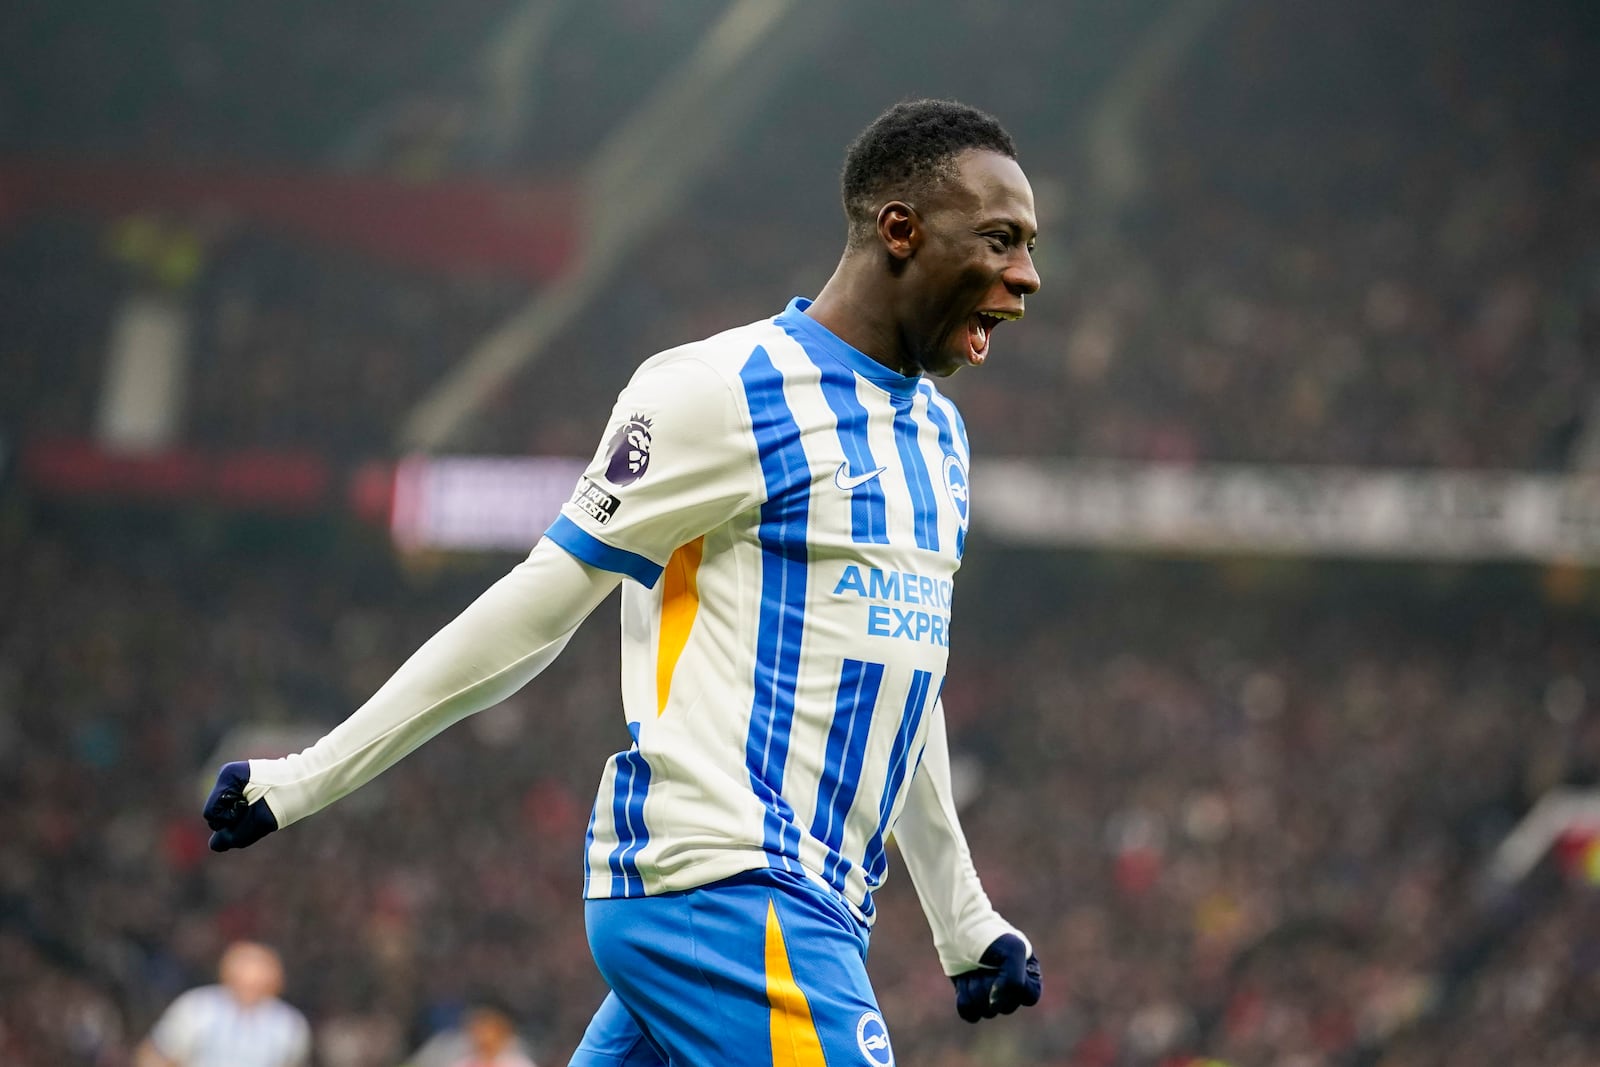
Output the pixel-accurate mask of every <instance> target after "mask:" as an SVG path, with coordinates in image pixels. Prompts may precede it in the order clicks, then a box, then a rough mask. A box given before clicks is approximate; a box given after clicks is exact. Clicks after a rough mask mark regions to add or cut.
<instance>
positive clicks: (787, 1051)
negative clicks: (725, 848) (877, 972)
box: [570, 871, 894, 1067]
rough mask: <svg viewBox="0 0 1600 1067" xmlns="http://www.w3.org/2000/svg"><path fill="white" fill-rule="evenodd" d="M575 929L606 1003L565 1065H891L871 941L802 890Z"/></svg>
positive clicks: (725, 891)
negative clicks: (870, 966)
mask: <svg viewBox="0 0 1600 1067" xmlns="http://www.w3.org/2000/svg"><path fill="white" fill-rule="evenodd" d="M584 918H585V921H586V922H587V924H588V929H589V948H590V950H591V951H592V952H593V953H594V959H595V962H596V963H597V964H598V965H599V967H600V973H601V975H603V976H604V977H605V980H606V982H607V984H609V985H610V986H611V994H610V995H609V996H607V997H606V1000H605V1003H604V1004H602V1005H601V1006H600V1010H599V1011H598V1012H597V1013H595V1017H594V1019H593V1021H591V1022H590V1023H589V1029H588V1031H587V1032H585V1034H584V1035H583V1042H582V1043H581V1044H580V1045H579V1046H578V1051H577V1052H575V1053H574V1054H573V1057H572V1060H571V1062H570V1067H617V1065H625V1067H824V1065H826V1067H893V1064H894V1052H893V1050H892V1049H891V1048H890V1046H889V1032H888V1030H887V1028H886V1027H885V1026H884V1023H883V1016H882V1015H880V1014H879V1012H878V1001H877V998H876V997H875V996H874V995H873V993H872V986H871V985H870V984H869V983H868V981H867V967H866V960H867V939H868V931H867V929H866V927H864V926H862V925H861V924H860V923H859V922H857V921H856V919H855V917H854V916H852V915H851V914H850V912H849V911H848V910H847V909H846V907H845V906H844V903H843V902H842V901H840V900H838V899H837V898H835V897H834V896H832V895H831V894H830V893H828V891H827V890H825V889H822V888H820V887H818V886H815V885H813V884H812V883H810V882H808V881H806V880H805V879H804V878H801V877H798V876H796V875H791V874H787V873H785V872H782V871H752V872H750V873H748V874H742V875H738V876H736V877H733V878H730V879H727V880H726V881H722V882H716V883H714V884H712V885H709V886H702V887H701V888H699V889H691V890H689V891H687V892H683V893H668V894H663V895H661V896H654V897H635V898H632V899H627V900H591V901H588V902H587V903H586V904H585V907H584Z"/></svg>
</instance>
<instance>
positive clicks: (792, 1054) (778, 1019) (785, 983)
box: [767, 900, 827, 1067]
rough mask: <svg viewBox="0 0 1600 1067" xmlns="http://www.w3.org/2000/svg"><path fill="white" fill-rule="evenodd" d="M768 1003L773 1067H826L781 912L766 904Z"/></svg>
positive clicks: (820, 1040)
mask: <svg viewBox="0 0 1600 1067" xmlns="http://www.w3.org/2000/svg"><path fill="white" fill-rule="evenodd" d="M767 1003H768V1005H770V1006H771V1009H772V1015H771V1018H772V1067H827V1061H826V1060H824V1059H823V1058H822V1039H821V1038H819V1037H818V1036H817V1026H816V1023H814V1022H812V1020H811V1005H810V1004H809V1003H808V1002H807V1001H806V995H805V993H804V992H802V991H801V989H800V987H799V986H798V985H797V984H796V983H795V980H794V971H793V970H792V969H791V968H790V966H789V952H788V949H786V948H785V947H784V944H783V928H782V927H781V926H779V925H778V909H777V908H776V907H774V906H773V903H772V901H770V900H769V901H767Z"/></svg>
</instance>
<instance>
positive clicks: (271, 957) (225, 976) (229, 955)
mask: <svg viewBox="0 0 1600 1067" xmlns="http://www.w3.org/2000/svg"><path fill="white" fill-rule="evenodd" d="M218 969H219V971H220V972H221V977H222V984H223V985H225V986H227V987H228V989H230V990H231V991H232V992H233V995H234V997H235V998H236V999H237V1000H238V1001H239V1002H240V1003H241V1004H244V1005H246V1006H248V1005H251V1004H257V1003H259V1002H261V1001H263V1000H266V999H268V998H270V997H275V996H277V995H278V994H279V993H281V992H282V991H283V964H282V963H280V962H279V961H278V954H277V953H276V952H274V951H272V950H271V949H270V948H268V947H267V946H265V945H258V944H255V943H254V942H250V941H241V942H237V943H235V944H233V945H230V946H229V947H228V951H227V952H225V953H223V955H222V965H221V967H220V968H218Z"/></svg>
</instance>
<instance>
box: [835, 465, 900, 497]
mask: <svg viewBox="0 0 1600 1067" xmlns="http://www.w3.org/2000/svg"><path fill="white" fill-rule="evenodd" d="M888 469H889V468H888V467H879V468H878V469H877V470H870V471H868V472H867V473H865V474H851V473H850V464H849V463H848V462H845V463H841V464H839V469H838V470H836V471H834V472H833V484H834V485H836V486H838V487H839V488H840V489H842V490H844V491H845V492H847V493H848V492H849V491H850V490H852V489H854V488H856V487H857V486H862V485H866V484H867V483H868V482H870V481H872V479H874V478H876V477H877V476H878V475H880V474H882V473H883V472H884V471H886V470H888Z"/></svg>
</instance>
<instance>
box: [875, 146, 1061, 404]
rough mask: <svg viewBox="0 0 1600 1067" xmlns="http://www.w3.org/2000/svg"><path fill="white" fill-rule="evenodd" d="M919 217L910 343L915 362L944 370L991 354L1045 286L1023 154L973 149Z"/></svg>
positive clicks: (907, 325) (910, 264)
mask: <svg viewBox="0 0 1600 1067" xmlns="http://www.w3.org/2000/svg"><path fill="white" fill-rule="evenodd" d="M886 210H887V209H886ZM916 216H917V219H918V220H920V236H919V237H917V238H914V239H913V242H912V244H913V248H912V251H911V255H909V256H908V257H907V260H906V265H905V272H904V275H903V278H904V281H905V283H906V285H905V286H904V287H903V290H902V291H903V294H904V297H905V304H904V305H903V307H902V313H901V315H900V323H901V326H900V329H901V335H902V336H901V345H902V348H903V350H904V351H905V352H906V353H907V355H908V357H909V358H910V360H911V361H912V362H913V363H914V364H915V365H916V368H915V369H920V370H921V371H923V372H924V373H927V374H933V375H938V376H940V377H944V376H947V375H951V374H954V373H955V372H956V371H958V370H960V369H961V368H962V367H969V366H970V367H975V366H979V365H981V364H982V363H983V362H984V361H985V360H987V359H988V357H989V345H990V342H991V340H992V339H993V337H994V332H995V329H996V327H998V326H999V324H1000V323H1002V322H1006V321H1009V320H1011V319H1019V318H1021V317H1022V305H1023V298H1024V297H1025V296H1027V295H1028V294H1029V293H1035V292H1038V290H1039V274H1038V272H1037V271H1035V270H1034V269H1033V242H1034V238H1035V237H1036V236H1037V234H1038V229H1039V227H1038V223H1037V222H1036V220H1035V218H1034V212H1033V189H1032V188H1031V187H1030V186H1029V185H1028V179H1027V178H1026V177H1025V176H1024V175H1023V173H1022V168H1021V167H1020V166H1018V165H1017V161H1016V160H1014V159H1011V158H1009V157H1007V156H1003V155H1000V154H999V153H997V152H989V151H977V150H974V151H969V152H966V153H964V154H963V155H962V156H960V157H959V158H958V160H957V168H956V177H955V178H954V179H953V180H951V181H948V182H945V183H944V184H943V185H942V186H940V187H939V189H938V191H937V192H936V194H935V195H934V197H933V198H932V199H931V200H930V201H929V202H928V203H927V204H926V205H924V206H921V207H920V208H919V209H918V210H917V211H916Z"/></svg>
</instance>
